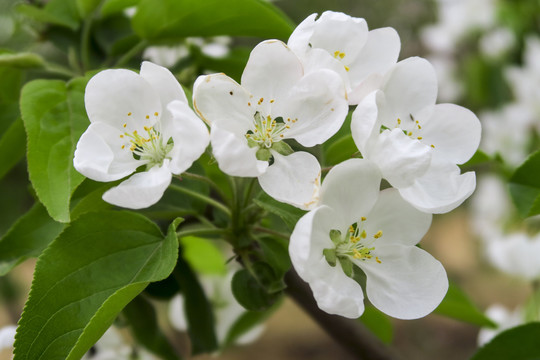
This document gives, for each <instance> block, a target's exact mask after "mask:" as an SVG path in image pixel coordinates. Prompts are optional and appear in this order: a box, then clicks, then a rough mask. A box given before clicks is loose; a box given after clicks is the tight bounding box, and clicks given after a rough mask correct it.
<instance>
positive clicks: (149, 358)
mask: <svg viewBox="0 0 540 360" xmlns="http://www.w3.org/2000/svg"><path fill="white" fill-rule="evenodd" d="M83 360H157V358H156V357H155V356H154V355H152V354H151V353H149V352H148V351H146V350H144V349H142V348H137V349H136V350H135V349H134V348H133V347H132V346H131V345H130V344H129V343H127V342H126V340H125V339H124V338H123V336H122V334H121V333H120V332H119V331H118V330H117V329H116V328H115V327H113V326H111V327H110V328H109V329H107V331H106V332H105V333H104V334H103V336H102V337H101V338H100V339H99V340H98V341H97V343H96V344H95V345H94V346H93V347H92V350H91V351H89V352H88V353H86V354H85V355H84V357H83Z"/></svg>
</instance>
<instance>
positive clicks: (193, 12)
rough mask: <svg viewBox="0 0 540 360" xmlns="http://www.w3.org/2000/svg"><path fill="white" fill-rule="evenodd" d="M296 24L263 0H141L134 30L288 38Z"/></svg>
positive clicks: (165, 35)
mask: <svg viewBox="0 0 540 360" xmlns="http://www.w3.org/2000/svg"><path fill="white" fill-rule="evenodd" d="M293 28H294V25H293V24H292V22H291V20H289V19H288V18H287V16H286V15H285V14H283V13H282V12H281V11H280V10H278V9H277V8H276V7H275V6H274V5H272V4H270V3H269V2H267V1H263V0H229V1H222V0H205V1H200V0H161V1H155V0H141V1H140V2H139V6H138V9H137V13H136V14H135V16H134V17H133V29H134V30H135V32H136V33H137V34H138V35H139V36H140V37H142V38H143V39H148V40H160V41H164V40H169V41H171V40H181V39H182V38H185V37H187V36H215V35H231V36H258V37H262V38H266V39H271V38H275V39H282V40H287V38H288V37H289V35H290V34H291V32H292V30H293Z"/></svg>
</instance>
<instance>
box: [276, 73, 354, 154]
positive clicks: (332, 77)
mask: <svg viewBox="0 0 540 360" xmlns="http://www.w3.org/2000/svg"><path fill="white" fill-rule="evenodd" d="M281 104H282V106H280V104H276V108H275V109H274V114H276V115H277V114H279V115H281V116H282V117H283V119H284V120H285V121H286V122H287V123H288V124H289V126H290V127H291V129H290V130H289V131H288V132H287V133H286V137H288V138H294V139H296V140H297V141H298V142H299V143H300V144H302V145H303V146H306V147H311V146H315V145H318V144H321V143H323V142H325V141H326V140H328V139H329V138H330V137H331V136H332V135H334V134H335V133H336V132H337V131H338V130H339V128H341V125H343V122H344V121H345V117H346V116H347V112H348V110H349V107H348V104H347V100H345V88H344V86H343V82H342V80H341V78H340V77H339V75H338V74H336V73H335V72H333V71H330V70H319V71H317V72H313V73H310V74H308V75H306V76H305V77H304V78H302V80H300V81H299V82H298V84H297V85H296V86H295V87H294V88H293V89H292V90H291V91H290V92H289V93H288V95H287V100H286V101H284V102H282V103H281ZM289 118H290V119H291V121H290V122H288V121H287V119H289ZM293 121H295V122H293Z"/></svg>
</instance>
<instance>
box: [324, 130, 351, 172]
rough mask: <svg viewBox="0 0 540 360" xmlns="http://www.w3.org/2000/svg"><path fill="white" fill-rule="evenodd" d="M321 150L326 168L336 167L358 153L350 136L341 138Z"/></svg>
mask: <svg viewBox="0 0 540 360" xmlns="http://www.w3.org/2000/svg"><path fill="white" fill-rule="evenodd" d="M323 149H324V164H325V165H328V166H330V165H336V164H339V163H340V162H343V161H345V160H347V159H350V158H351V157H352V155H353V154H354V153H356V152H358V148H357V147H356V144H355V143H354V140H353V137H352V135H351V134H347V135H344V136H342V137H341V138H339V139H337V140H335V141H334V142H332V143H331V144H330V145H327V146H324V145H323Z"/></svg>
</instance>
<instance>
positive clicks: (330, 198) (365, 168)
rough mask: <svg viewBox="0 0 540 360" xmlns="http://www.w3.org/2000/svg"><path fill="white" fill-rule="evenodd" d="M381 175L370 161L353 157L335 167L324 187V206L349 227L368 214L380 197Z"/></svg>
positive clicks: (325, 180)
mask: <svg viewBox="0 0 540 360" xmlns="http://www.w3.org/2000/svg"><path fill="white" fill-rule="evenodd" d="M380 183H381V174H380V172H379V169H377V166H376V165H375V164H373V163H372V162H370V161H368V160H362V159H350V160H347V161H344V162H342V163H341V164H339V165H336V166H334V168H332V170H330V172H329V173H328V175H326V177H325V178H324V181H323V184H322V187H321V201H320V203H321V204H323V205H327V206H329V207H330V208H332V209H333V210H334V211H335V212H336V213H337V214H338V216H339V218H340V219H342V221H343V222H344V223H345V225H346V226H349V225H351V224H353V223H355V222H357V221H358V220H359V219H360V218H361V217H362V216H366V215H367V214H368V213H369V212H370V211H371V209H372V208H373V205H374V204H375V202H376V201H377V197H378V196H379V187H380Z"/></svg>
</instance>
